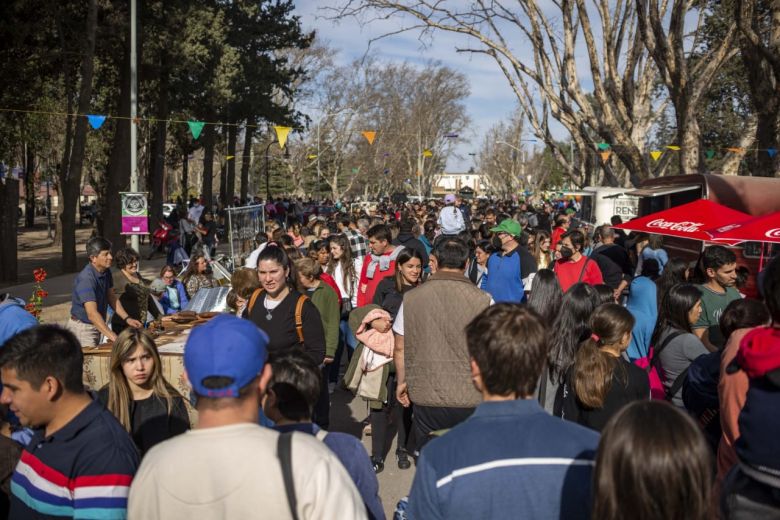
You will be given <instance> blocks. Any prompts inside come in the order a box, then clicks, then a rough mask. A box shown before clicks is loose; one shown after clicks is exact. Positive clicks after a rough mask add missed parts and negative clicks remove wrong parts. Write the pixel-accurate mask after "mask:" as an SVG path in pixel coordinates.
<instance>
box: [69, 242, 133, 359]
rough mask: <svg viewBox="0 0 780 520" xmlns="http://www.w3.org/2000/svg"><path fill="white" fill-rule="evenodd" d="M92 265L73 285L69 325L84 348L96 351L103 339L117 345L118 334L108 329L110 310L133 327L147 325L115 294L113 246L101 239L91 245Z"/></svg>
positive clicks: (84, 270) (90, 256) (88, 252)
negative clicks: (126, 307)
mask: <svg viewBox="0 0 780 520" xmlns="http://www.w3.org/2000/svg"><path fill="white" fill-rule="evenodd" d="M87 255H88V256H89V263H88V264H87V265H86V266H85V267H84V269H82V270H81V272H80V273H79V274H78V275H77V276H76V279H75V280H74V281H73V294H72V295H71V306H70V319H69V320H68V322H67V323H66V325H65V328H66V329H68V330H69V331H71V332H72V333H73V335H75V336H76V339H78V341H79V343H80V344H81V346H82V347H92V346H95V345H97V344H98V343H99V342H100V335H101V334H102V335H104V336H106V337H107V338H108V339H109V340H111V341H114V340H115V339H116V334H114V333H113V332H112V331H111V329H109V328H108V325H106V310H107V309H108V306H109V305H110V306H111V308H112V309H114V312H115V313H117V314H118V315H119V317H120V318H122V320H124V321H125V322H126V323H127V324H128V325H129V326H131V327H136V328H140V327H143V324H142V323H141V322H140V321H138V320H135V319H132V318H130V316H129V315H128V314H127V311H125V309H124V308H123V307H122V304H121V303H120V301H119V299H118V298H117V297H116V294H115V293H114V279H113V278H112V276H111V263H112V261H113V259H114V258H113V256H111V242H109V241H108V240H106V239H105V238H101V237H94V238H90V239H89V241H88V242H87Z"/></svg>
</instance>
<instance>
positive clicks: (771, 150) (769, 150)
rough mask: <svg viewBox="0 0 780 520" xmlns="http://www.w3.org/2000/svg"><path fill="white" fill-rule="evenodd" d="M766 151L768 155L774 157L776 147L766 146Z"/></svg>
mask: <svg viewBox="0 0 780 520" xmlns="http://www.w3.org/2000/svg"><path fill="white" fill-rule="evenodd" d="M766 153H768V154H769V157H774V156H775V155H777V148H767V149H766Z"/></svg>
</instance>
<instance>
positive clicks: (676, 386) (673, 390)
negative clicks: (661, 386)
mask: <svg viewBox="0 0 780 520" xmlns="http://www.w3.org/2000/svg"><path fill="white" fill-rule="evenodd" d="M689 368H691V367H690V365H688V367H687V368H686V369H685V370H683V371H682V372H680V375H679V376H677V378H676V379H675V380H674V383H672V386H671V387H669V390H666V391H665V393H666V400H667V401H671V400H672V398H674V396H675V395H677V392H679V391H680V388H682V385H683V383H684V382H685V378H686V377H688V369H689Z"/></svg>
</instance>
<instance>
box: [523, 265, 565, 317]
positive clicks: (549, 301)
mask: <svg viewBox="0 0 780 520" xmlns="http://www.w3.org/2000/svg"><path fill="white" fill-rule="evenodd" d="M562 301H563V291H562V290H561V284H559V283H558V277H557V276H555V273H554V272H553V271H552V270H551V269H539V270H538V271H537V272H536V276H535V277H534V281H533V283H532V284H531V294H529V295H528V307H530V308H531V309H533V310H535V311H536V312H537V313H538V314H539V316H541V317H542V318H544V323H553V322H554V321H555V318H557V317H558V312H559V311H560V310H561V302H562Z"/></svg>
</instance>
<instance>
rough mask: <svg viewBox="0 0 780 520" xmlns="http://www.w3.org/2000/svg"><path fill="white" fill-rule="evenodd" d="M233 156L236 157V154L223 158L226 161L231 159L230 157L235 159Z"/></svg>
mask: <svg viewBox="0 0 780 520" xmlns="http://www.w3.org/2000/svg"><path fill="white" fill-rule="evenodd" d="M235 158H236V156H235V155H228V156H227V157H225V160H226V161H229V160H231V159H235Z"/></svg>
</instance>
